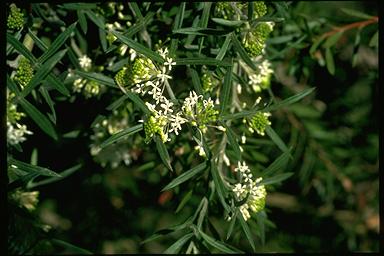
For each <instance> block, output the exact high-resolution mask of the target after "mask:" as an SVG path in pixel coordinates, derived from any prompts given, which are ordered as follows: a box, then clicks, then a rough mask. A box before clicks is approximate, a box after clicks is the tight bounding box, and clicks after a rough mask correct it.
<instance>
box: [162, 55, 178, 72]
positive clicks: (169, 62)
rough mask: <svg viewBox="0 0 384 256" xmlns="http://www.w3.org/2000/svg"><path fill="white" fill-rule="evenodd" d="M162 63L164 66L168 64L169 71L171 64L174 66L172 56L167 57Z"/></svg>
mask: <svg viewBox="0 0 384 256" xmlns="http://www.w3.org/2000/svg"><path fill="white" fill-rule="evenodd" d="M164 65H165V66H167V65H168V69H169V71H171V70H172V66H175V65H176V62H175V61H173V59H172V58H169V57H167V61H166V62H164Z"/></svg>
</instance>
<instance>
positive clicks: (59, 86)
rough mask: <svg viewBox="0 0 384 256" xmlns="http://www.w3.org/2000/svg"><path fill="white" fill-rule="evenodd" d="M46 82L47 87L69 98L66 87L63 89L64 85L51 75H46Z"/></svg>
mask: <svg viewBox="0 0 384 256" xmlns="http://www.w3.org/2000/svg"><path fill="white" fill-rule="evenodd" d="M46 81H47V83H48V84H49V85H51V86H52V87H53V88H55V89H56V90H57V91H58V92H60V93H61V94H63V95H65V96H67V97H69V95H70V93H69V91H68V89H67V87H65V85H64V83H63V82H62V81H61V80H59V79H58V78H57V77H56V76H55V75H54V74H53V73H51V74H48V76H47V78H46Z"/></svg>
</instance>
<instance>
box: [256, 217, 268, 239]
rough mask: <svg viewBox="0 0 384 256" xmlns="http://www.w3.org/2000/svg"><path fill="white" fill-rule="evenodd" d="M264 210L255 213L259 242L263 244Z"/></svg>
mask: <svg viewBox="0 0 384 256" xmlns="http://www.w3.org/2000/svg"><path fill="white" fill-rule="evenodd" d="M265 219H266V216H265V212H264V211H261V212H258V213H257V214H256V221H257V227H258V231H259V235H260V240H261V244H262V245H264V244H265Z"/></svg>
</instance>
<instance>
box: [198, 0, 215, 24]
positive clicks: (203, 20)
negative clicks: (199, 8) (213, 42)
mask: <svg viewBox="0 0 384 256" xmlns="http://www.w3.org/2000/svg"><path fill="white" fill-rule="evenodd" d="M211 7H212V2H205V3H204V7H203V14H202V15H201V19H200V27H202V28H206V27H207V25H208V19H209V13H210V11H211Z"/></svg>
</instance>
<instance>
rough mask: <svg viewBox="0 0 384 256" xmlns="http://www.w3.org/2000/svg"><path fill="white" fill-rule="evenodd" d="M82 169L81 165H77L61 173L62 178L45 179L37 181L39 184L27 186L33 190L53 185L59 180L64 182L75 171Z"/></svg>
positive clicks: (34, 183)
mask: <svg viewBox="0 0 384 256" xmlns="http://www.w3.org/2000/svg"><path fill="white" fill-rule="evenodd" d="M80 167H81V164H78V165H75V166H72V167H71V168H68V169H66V170H64V171H62V172H60V174H59V175H60V176H57V177H52V178H47V179H44V180H41V181H37V182H33V181H32V182H29V183H28V184H27V188H28V189H32V188H35V187H38V186H42V185H47V184H50V183H53V182H57V181H59V180H62V179H64V178H66V177H68V176H69V175H71V174H72V173H74V172H75V171H77V170H79V169H80Z"/></svg>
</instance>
